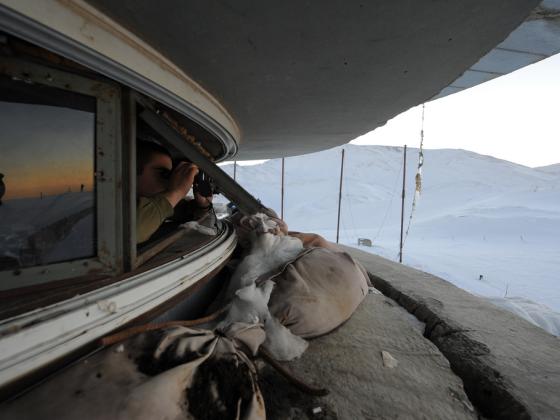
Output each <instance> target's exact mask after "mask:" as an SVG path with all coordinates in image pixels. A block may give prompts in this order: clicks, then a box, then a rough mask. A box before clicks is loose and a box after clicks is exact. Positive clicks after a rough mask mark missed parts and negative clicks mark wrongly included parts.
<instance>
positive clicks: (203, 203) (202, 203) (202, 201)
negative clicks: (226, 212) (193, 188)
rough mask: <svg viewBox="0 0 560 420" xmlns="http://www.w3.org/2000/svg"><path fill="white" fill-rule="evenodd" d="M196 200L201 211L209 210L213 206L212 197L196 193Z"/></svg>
mask: <svg viewBox="0 0 560 420" xmlns="http://www.w3.org/2000/svg"><path fill="white" fill-rule="evenodd" d="M194 199H195V200H196V206H197V207H198V208H201V209H207V208H209V207H210V205H211V204H212V196H210V197H203V196H202V195H200V194H199V193H195V194H194Z"/></svg>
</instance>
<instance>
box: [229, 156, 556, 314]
mask: <svg viewBox="0 0 560 420" xmlns="http://www.w3.org/2000/svg"><path fill="white" fill-rule="evenodd" d="M343 148H344V149H345V151H346V155H345V162H344V181H343V188H342V210H341V232H340V238H341V239H340V241H341V242H342V243H344V244H348V245H352V246H357V239H358V238H368V239H371V240H372V241H373V244H374V246H373V248H367V247H362V248H361V249H363V250H365V251H369V252H373V253H376V254H379V255H382V256H385V257H387V258H390V259H393V260H394V259H396V256H397V253H398V246H399V230H400V217H401V188H402V163H403V149H402V148H401V147H384V146H358V145H345V146H344V147H343ZM341 149H342V147H337V148H334V149H330V150H326V151H323V152H320V153H315V154H310V155H303V156H297V157H290V158H287V159H286V161H285V165H286V174H285V180H286V182H285V209H284V219H285V220H286V222H287V223H288V225H289V227H290V229H292V230H300V231H308V232H317V233H320V234H321V235H323V236H325V237H326V238H327V239H330V240H334V239H335V236H336V222H337V205H338V189H339V176H340V157H341ZM424 157H425V160H424V167H423V179H422V194H421V196H420V198H419V200H418V203H417V207H416V211H415V213H414V216H413V218H412V223H411V227H410V231H409V235H408V237H407V239H406V243H405V248H404V262H405V263H406V264H408V265H410V266H413V267H416V268H418V269H421V270H423V271H427V272H430V273H433V274H436V275H439V276H441V277H443V278H445V279H447V280H449V281H451V282H453V283H454V284H456V285H458V286H460V287H462V288H464V289H466V290H469V291H471V292H473V293H477V294H480V295H484V296H489V297H494V298H504V296H505V297H507V298H510V297H516V296H517V297H521V298H524V299H530V300H532V301H534V302H539V303H540V304H546V305H548V306H549V307H550V308H553V309H554V310H555V311H557V312H560V241H559V240H558V238H560V182H558V174H557V173H556V169H558V168H559V167H560V165H551V166H549V167H545V168H544V170H543V168H529V167H526V166H522V165H518V164H515V163H511V162H507V161H505V160H500V159H496V158H494V157H491V156H483V155H479V154H477V153H473V152H469V151H466V150H450V149H443V150H425V152H424ZM417 162H418V149H415V148H409V149H408V158H407V166H406V200H405V227H406V225H407V224H408V219H409V215H410V211H411V207H412V199H413V197H414V190H415V179H414V178H415V175H416V169H417ZM280 168H281V163H280V160H279V159H276V160H269V161H267V162H265V163H263V164H259V165H255V166H238V168H237V180H238V181H239V182H240V183H241V184H242V185H243V186H244V187H245V188H247V189H248V190H249V191H250V192H251V193H253V195H255V196H256V197H258V198H260V199H261V201H262V202H263V203H264V204H266V205H268V206H270V207H272V208H274V209H275V210H276V211H277V212H278V213H280V182H281V181H280V180H281V173H280ZM223 169H225V170H226V171H227V172H229V173H230V174H231V173H232V172H233V165H225V166H223ZM481 275H482V279H481V277H480V276H481ZM544 312H546V311H543V313H544Z"/></svg>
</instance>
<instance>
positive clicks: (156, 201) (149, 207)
mask: <svg viewBox="0 0 560 420" xmlns="http://www.w3.org/2000/svg"><path fill="white" fill-rule="evenodd" d="M208 211H209V208H207V209H203V208H199V207H198V206H197V205H196V201H195V200H181V201H180V202H179V203H178V204H177V205H176V206H175V208H173V207H172V206H171V203H170V202H169V201H167V198H165V196H164V195H163V194H157V195H155V196H153V197H139V198H138V204H137V206H136V242H137V243H139V244H141V243H142V242H146V241H147V240H148V239H150V237H151V236H152V235H153V234H154V233H155V232H156V231H157V230H158V229H159V227H160V226H161V225H162V224H163V222H164V221H165V220H167V219H170V220H172V221H174V222H178V223H185V222H188V221H191V220H198V219H200V218H201V217H202V216H204V215H205V214H206V213H207V212H208Z"/></svg>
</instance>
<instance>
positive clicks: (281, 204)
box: [280, 158, 284, 220]
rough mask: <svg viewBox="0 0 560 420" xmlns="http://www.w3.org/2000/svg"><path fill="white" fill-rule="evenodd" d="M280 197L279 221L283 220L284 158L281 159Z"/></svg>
mask: <svg viewBox="0 0 560 420" xmlns="http://www.w3.org/2000/svg"><path fill="white" fill-rule="evenodd" d="M281 194H282V197H281V199H280V219H282V220H284V158H282V192H281Z"/></svg>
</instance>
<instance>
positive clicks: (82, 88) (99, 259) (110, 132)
mask: <svg viewBox="0 0 560 420" xmlns="http://www.w3.org/2000/svg"><path fill="white" fill-rule="evenodd" d="M2 76H8V77H11V78H12V79H13V80H14V81H18V82H21V83H27V84H30V85H34V84H37V85H44V86H48V87H54V88H58V89H63V90H66V91H70V92H75V93H79V94H83V95H87V96H91V97H94V98H95V101H96V113H95V133H94V165H95V172H94V174H93V176H94V191H95V211H96V213H95V223H96V235H97V236H96V243H97V247H96V254H95V256H93V257H88V258H81V259H77V260H70V261H63V262H59V263H53V264H46V265H40V266H33V267H25V268H16V269H10V270H4V271H0V291H2V290H9V289H15V288H20V287H28V286H35V285H38V284H43V283H46V282H51V281H55V280H62V279H68V278H72V277H81V276H85V275H92V274H97V275H115V274H118V273H120V272H122V270H123V257H122V256H123V220H122V217H123V211H122V210H123V193H122V190H123V175H122V174H123V168H122V166H123V164H122V146H121V124H122V121H121V88H120V87H119V86H118V85H116V84H110V83H108V82H106V81H101V80H95V79H89V78H87V77H84V76H81V75H77V74H74V73H70V72H67V71H63V70H60V69H56V68H52V67H47V66H45V65H42V64H37V63H34V62H30V61H26V60H23V59H20V58H12V57H2Z"/></svg>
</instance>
